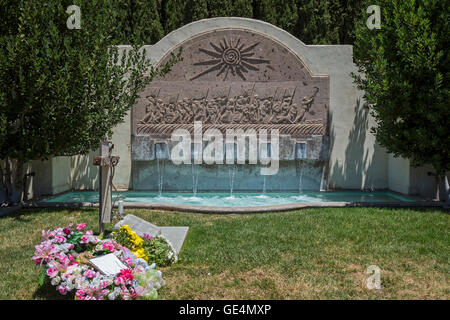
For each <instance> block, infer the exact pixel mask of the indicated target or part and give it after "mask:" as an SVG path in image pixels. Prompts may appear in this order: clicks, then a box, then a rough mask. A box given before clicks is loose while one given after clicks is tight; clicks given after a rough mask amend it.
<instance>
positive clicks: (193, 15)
mask: <svg viewBox="0 0 450 320" xmlns="http://www.w3.org/2000/svg"><path fill="white" fill-rule="evenodd" d="M205 18H208V3H207V0H187V1H186V9H185V16H184V20H185V23H189V22H192V21H197V20H202V19H205Z"/></svg>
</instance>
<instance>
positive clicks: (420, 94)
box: [354, 0, 450, 200]
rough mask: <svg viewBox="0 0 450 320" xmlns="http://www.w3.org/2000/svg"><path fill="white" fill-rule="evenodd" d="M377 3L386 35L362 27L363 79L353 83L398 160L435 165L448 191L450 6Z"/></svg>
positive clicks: (358, 52) (357, 51)
mask: <svg viewBox="0 0 450 320" xmlns="http://www.w3.org/2000/svg"><path fill="white" fill-rule="evenodd" d="M376 2H377V4H378V5H379V6H380V8H381V29H379V30H378V29H373V30H369V28H367V26H366V23H365V20H364V21H361V22H360V23H359V24H358V27H357V30H356V42H355V48H354V60H355V63H356V65H357V66H358V68H359V72H360V74H361V75H354V78H355V81H356V83H357V84H358V86H359V88H360V89H362V90H364V91H365V99H366V100H367V101H368V102H369V104H370V106H369V107H370V109H371V113H372V115H373V116H374V118H375V120H376V123H377V126H376V127H375V128H373V129H372V131H373V132H374V133H375V134H376V137H377V140H378V141H379V143H380V144H381V145H382V146H384V147H385V148H386V149H387V150H388V152H390V153H392V154H394V156H396V157H397V156H401V157H405V158H409V159H410V160H411V163H412V165H414V166H422V165H425V164H431V165H432V166H433V167H434V170H435V171H436V172H435V174H436V176H437V177H440V178H442V179H443V180H444V181H445V185H446V186H447V188H448V181H447V178H446V172H448V171H449V169H450V147H449V146H450V125H449V119H450V104H449V101H450V73H449V72H450V58H449V54H448V48H450V25H449V16H450V12H449V10H450V9H449V6H448V2H446V1H440V0H427V1H423V0H422V1H418V0H379V1H376ZM437 182H439V180H438V181H437ZM437 186H439V183H437ZM438 189H439V187H437V194H439V190H438ZM447 194H448V190H447ZM447 200H448V199H447Z"/></svg>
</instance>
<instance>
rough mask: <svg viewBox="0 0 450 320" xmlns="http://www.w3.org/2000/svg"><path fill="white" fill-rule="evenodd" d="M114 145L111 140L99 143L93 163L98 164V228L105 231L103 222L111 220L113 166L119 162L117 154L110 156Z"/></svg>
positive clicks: (101, 231)
mask: <svg viewBox="0 0 450 320" xmlns="http://www.w3.org/2000/svg"><path fill="white" fill-rule="evenodd" d="M113 149H114V145H113V144H112V143H111V141H103V142H101V143H100V155H99V156H98V157H95V158H94V165H96V166H99V187H98V190H99V229H100V233H103V232H104V231H105V223H111V221H112V179H113V175H114V167H115V166H117V164H118V163H119V159H120V158H119V157H118V156H112V155H111V153H112V150H113Z"/></svg>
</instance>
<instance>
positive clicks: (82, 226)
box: [76, 222, 86, 231]
mask: <svg viewBox="0 0 450 320" xmlns="http://www.w3.org/2000/svg"><path fill="white" fill-rule="evenodd" d="M84 228H86V223H84V222H83V223H79V224H77V226H76V229H77V230H78V231H81V230H84Z"/></svg>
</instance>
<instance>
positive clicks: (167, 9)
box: [163, 0, 185, 34]
mask: <svg viewBox="0 0 450 320" xmlns="http://www.w3.org/2000/svg"><path fill="white" fill-rule="evenodd" d="M163 6H164V19H165V25H164V30H165V32H166V34H168V33H169V32H171V31H173V30H176V29H178V28H180V27H182V26H183V24H184V22H183V21H184V9H185V2H184V1H183V0H166V1H165V2H164V3H163Z"/></svg>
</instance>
